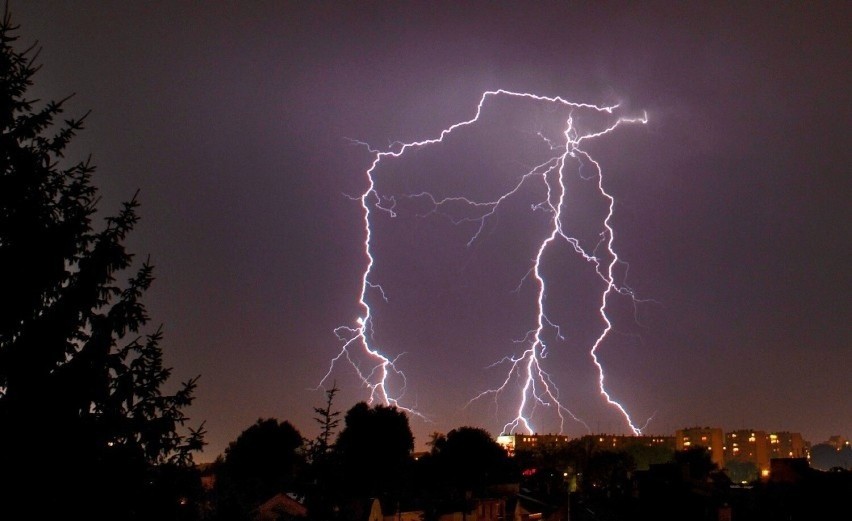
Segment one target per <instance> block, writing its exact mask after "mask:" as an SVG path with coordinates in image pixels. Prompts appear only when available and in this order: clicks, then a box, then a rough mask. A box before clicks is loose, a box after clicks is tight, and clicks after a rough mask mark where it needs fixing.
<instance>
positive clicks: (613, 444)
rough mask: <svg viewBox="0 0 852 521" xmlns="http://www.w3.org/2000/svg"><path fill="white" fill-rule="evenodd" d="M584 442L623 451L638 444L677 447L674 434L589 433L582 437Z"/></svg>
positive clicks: (667, 447) (604, 448)
mask: <svg viewBox="0 0 852 521" xmlns="http://www.w3.org/2000/svg"><path fill="white" fill-rule="evenodd" d="M580 439H581V440H582V441H583V442H585V443H587V444H589V445H591V446H593V447H595V448H598V449H603V450H612V451H621V450H625V449H627V448H629V447H635V446H637V445H641V446H645V447H663V448H666V449H671V450H674V449H675V438H674V436H622V435H615V434H589V435H587V436H583V437H582V438H580Z"/></svg>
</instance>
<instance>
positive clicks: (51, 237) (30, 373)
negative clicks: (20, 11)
mask: <svg viewBox="0 0 852 521" xmlns="http://www.w3.org/2000/svg"><path fill="white" fill-rule="evenodd" d="M16 31H17V27H16V26H15V25H13V24H12V22H11V17H10V15H9V13H8V11H7V12H6V13H5V14H4V17H3V20H2V22H0V293H2V298H0V426H2V428H0V468H2V469H3V472H2V475H3V477H2V480H3V483H2V487H0V490H2V494H3V495H4V498H3V501H0V508H2V509H7V510H9V511H15V510H17V511H18V512H20V511H21V510H19V509H20V508H27V509H32V508H33V507H35V506H37V508H38V514H39V515H36V516H35V517H44V518H50V517H51V516H52V514H54V513H55V512H53V511H52V509H54V508H55V509H56V511H57V512H59V511H61V513H62V515H63V517H76V516H77V515H81V516H84V517H85V518H86V519H93V518H94V519H99V518H109V519H148V518H150V519H155V518H163V516H164V515H165V516H170V517H172V518H174V517H175V515H176V514H175V513H174V512H172V510H173V508H172V507H174V505H175V503H174V502H169V501H166V503H168V506H163V505H164V501H165V500H164V499H163V498H164V496H163V494H161V492H162V488H161V487H160V485H161V484H162V483H163V482H164V480H165V479H166V478H165V477H164V476H166V475H167V474H168V476H169V477H168V480H171V481H172V482H174V483H177V482H180V481H181V480H178V479H176V478H175V474H177V473H180V472H181V471H185V472H187V473H191V472H192V468H191V463H192V457H191V454H192V452H193V451H197V450H199V449H200V448H201V446H202V444H203V441H202V438H203V433H202V432H201V429H200V428H199V429H198V430H192V429H188V432H187V433H182V432H181V431H182V430H183V429H182V427H183V426H184V425H185V424H186V422H187V420H188V418H187V417H186V416H185V414H184V409H185V408H186V407H188V406H189V405H190V404H191V403H192V395H193V391H194V389H195V386H196V380H195V379H192V380H190V381H188V382H185V383H184V384H183V385H182V386H181V387H180V388H179V389H178V390H177V392H175V393H174V394H171V395H167V394H163V393H162V392H161V386H162V385H163V384H165V383H166V381H167V380H168V379H169V376H170V372H171V371H170V369H168V368H166V367H164V365H163V357H162V351H161V348H160V347H159V342H160V341H161V338H162V333H161V331H159V330H156V331H155V332H153V333H151V334H148V335H145V334H144V333H142V332H141V330H142V327H143V326H144V325H145V324H146V323H147V322H148V320H149V317H148V314H147V313H146V310H145V306H144V305H143V304H142V302H141V297H142V294H143V293H144V292H145V290H147V289H148V287H149V285H150V284H151V282H152V280H153V274H152V269H153V268H152V266H151V265H150V264H149V263H148V262H145V263H144V264H142V266H141V267H140V268H138V271H136V273H135V274H133V275H132V276H130V277H129V280H128V281H127V282H126V284H124V285H121V284H119V283H117V282H116V277H117V275H118V274H119V273H121V272H122V271H123V270H125V269H128V268H130V267H131V265H132V259H133V258H132V255H131V254H129V253H128V252H127V251H126V250H125V248H124V246H123V244H122V243H123V241H124V240H125V238H126V237H127V234H128V233H130V231H131V230H132V229H133V227H134V225H135V224H136V222H137V220H138V217H137V215H136V209H137V207H138V203H137V201H136V199H135V197H134V198H133V199H132V200H130V201H128V202H125V203H124V204H123V206H122V209H121V210H120V211H119V212H118V214H117V215H115V216H112V217H109V218H107V219H106V225H105V226H104V227H103V228H102V229H100V230H98V229H96V228H95V226H94V225H93V220H94V218H95V215H96V203H97V190H96V188H95V187H94V186H93V184H92V179H91V178H92V174H93V172H94V167H93V166H92V165H91V164H90V162H89V161H88V160H86V161H83V162H79V163H76V164H71V165H70V166H64V164H65V161H64V157H63V154H64V151H65V149H66V147H67V146H68V144H69V142H70V141H71V139H72V138H73V137H74V135H75V134H76V132H77V131H79V130H81V129H82V127H83V118H80V119H66V120H64V121H62V122H59V121H57V120H58V119H59V117H60V115H61V113H62V111H63V103H64V100H63V101H60V102H47V103H44V104H39V102H38V101H37V100H31V99H28V98H27V97H26V93H27V90H28V88H29V87H30V86H31V85H32V82H33V76H34V75H35V73H36V71H37V70H38V67H37V66H36V65H35V64H34V60H35V59H36V57H37V52H35V51H34V48H32V47H31V48H29V49H25V50H23V51H18V50H16V49H15V47H14V45H15V44H16V43H17V38H18V37H17V35H16ZM191 488H192V487H187V490H186V492H187V493H189V492H191V490H190V489H191ZM33 492H37V493H38V494H43V495H45V496H49V497H50V501H46V502H44V503H39V504H37V505H34V504H33V503H32V502H29V501H28V502H26V503H24V504H22V502H23V501H24V499H25V498H31V497H32V494H33ZM172 492H174V490H171V491H170V492H169V494H171V493H172ZM184 499H185V498H184ZM54 505H55V507H54ZM166 511H168V514H166V513H165V512H166ZM6 513H8V512H6ZM173 514H175V515H173ZM4 517H6V516H4V515H3V512H0V518H4Z"/></svg>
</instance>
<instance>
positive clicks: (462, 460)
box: [194, 389, 520, 520]
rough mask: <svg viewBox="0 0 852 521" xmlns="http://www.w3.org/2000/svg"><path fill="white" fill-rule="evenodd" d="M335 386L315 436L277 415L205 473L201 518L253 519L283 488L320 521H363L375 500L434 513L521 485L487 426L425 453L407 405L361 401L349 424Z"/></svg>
mask: <svg viewBox="0 0 852 521" xmlns="http://www.w3.org/2000/svg"><path fill="white" fill-rule="evenodd" d="M335 392H336V389H331V390H329V391H328V395H327V396H328V401H327V403H326V405H325V407H317V408H315V409H314V410H315V411H316V412H317V413H318V414H317V416H316V421H317V422H318V423H319V424H320V426H321V430H320V434H319V435H318V436H317V437H316V438H314V439H305V438H303V437H302V435H301V433H300V432H299V430H298V429H297V428H296V427H294V426H293V425H292V424H291V423H290V422H288V421H279V420H277V419H272V418H267V419H259V420H258V421H257V422H256V423H254V424H253V425H251V426H250V427H248V428H247V429H246V430H244V431H243V432H242V433H241V434H240V435H239V437H238V438H237V439H236V440H234V441H233V442H231V443H230V444H229V446H228V447H227V449H226V450H225V453H224V454H223V455H222V456H220V457H219V458H217V460H216V461H215V462H214V463H213V464H211V465H209V467H207V468H205V470H204V472H205V473H206V474H207V476H206V478H207V482H208V483H210V482H212V485H211V486H210V487H209V488H208V489H207V490H206V491H204V493H203V494H202V495H201V496H200V497H197V498H194V501H195V502H197V504H198V506H199V512H200V515H201V517H202V518H204V519H211V520H226V519H228V520H249V519H253V517H254V515H255V511H256V509H257V507H258V506H260V505H261V504H262V503H263V502H264V501H267V500H269V499H270V498H272V497H273V496H274V495H275V494H277V493H289V494H290V495H291V496H292V497H294V498H295V499H296V500H297V501H299V502H300V503H302V504H304V506H305V507H306V508H307V514H308V516H309V518H310V519H339V520H349V519H356V518H360V516H361V515H362V514H363V508H364V501H365V500H368V499H370V498H377V499H379V501H380V502H381V504H382V505H384V506H385V508H390V509H393V510H394V511H401V510H404V511H412V510H417V511H423V512H424V515H426V516H427V517H434V516H437V515H439V514H441V513H445V512H455V511H462V510H463V509H465V508H468V507H469V501H470V499H471V498H474V497H484V496H486V495H487V493H488V491H489V489H490V488H492V487H494V486H495V485H501V484H506V483H518V481H519V477H520V472H519V468H518V467H517V464H516V462H515V461H514V460H512V459H511V458H509V456H508V455H507V453H506V451H505V450H503V448H502V447H500V446H499V445H498V444H497V442H496V441H495V440H494V439H493V438H492V437H491V435H490V434H488V432H486V431H485V430H483V429H480V428H475V427H460V428H457V429H453V430H451V431H450V432H449V433H447V434H446V435H445V434H439V433H435V434H433V436H432V439H431V440H430V442H429V446H430V451H429V452H428V453H427V454H425V455H422V456H420V457H418V458H416V459H415V458H414V453H413V450H414V436H413V435H412V433H411V429H410V426H409V422H408V417H407V415H406V414H405V412H404V411H402V410H399V409H397V408H395V407H389V406H384V405H375V406H369V405H368V404H366V403H364V402H361V403H358V404H356V405H354V406H353V407H351V408H350V409H349V410H348V411H347V412H346V414H345V415H344V416H343V418H342V420H343V424H342V425H339V423H340V420H341V418H340V417H339V415H340V414H341V413H340V412H339V411H333V410H332V409H331V406H332V398H333V396H334V393H335ZM338 426H339V427H340V428H339V429H338Z"/></svg>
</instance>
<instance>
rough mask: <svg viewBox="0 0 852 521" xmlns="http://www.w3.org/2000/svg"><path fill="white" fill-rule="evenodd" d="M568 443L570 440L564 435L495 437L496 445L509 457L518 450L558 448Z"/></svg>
mask: <svg viewBox="0 0 852 521" xmlns="http://www.w3.org/2000/svg"><path fill="white" fill-rule="evenodd" d="M569 441H571V438H569V437H568V436H565V435H564V434H501V435H500V436H497V443H498V444H499V445H500V446H501V447H503V448H504V449H506V452H507V453H508V454H509V456H514V455H515V452H516V451H518V450H526V449H534V448H536V447H547V446H554V447H558V446H559V445H564V444H566V443H568V442H569Z"/></svg>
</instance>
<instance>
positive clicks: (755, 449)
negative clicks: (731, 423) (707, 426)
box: [725, 429, 777, 477]
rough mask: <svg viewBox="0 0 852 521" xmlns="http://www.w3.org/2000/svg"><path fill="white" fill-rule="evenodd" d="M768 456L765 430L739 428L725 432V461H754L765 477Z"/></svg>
mask: <svg viewBox="0 0 852 521" xmlns="http://www.w3.org/2000/svg"><path fill="white" fill-rule="evenodd" d="M775 439H777V436H776V438H775ZM770 457H771V455H770V436H769V435H768V434H767V433H766V431H756V430H751V429H741V430H737V431H731V432H728V433H726V434H725V461H726V462H730V461H738V462H748V463H754V465H755V466H756V467H757V471H758V473H759V475H760V476H762V477H766V476H768V475H769V459H770Z"/></svg>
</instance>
